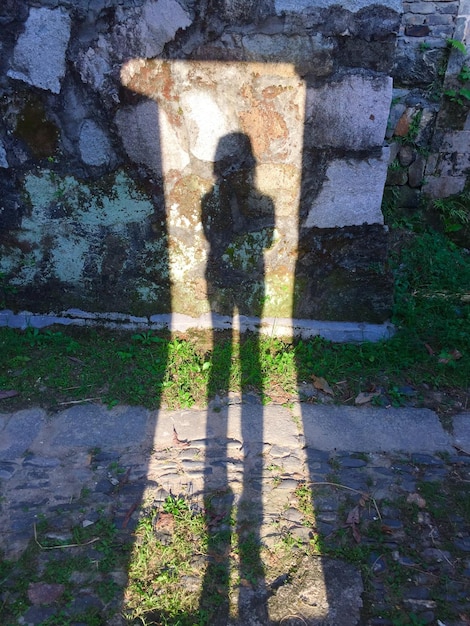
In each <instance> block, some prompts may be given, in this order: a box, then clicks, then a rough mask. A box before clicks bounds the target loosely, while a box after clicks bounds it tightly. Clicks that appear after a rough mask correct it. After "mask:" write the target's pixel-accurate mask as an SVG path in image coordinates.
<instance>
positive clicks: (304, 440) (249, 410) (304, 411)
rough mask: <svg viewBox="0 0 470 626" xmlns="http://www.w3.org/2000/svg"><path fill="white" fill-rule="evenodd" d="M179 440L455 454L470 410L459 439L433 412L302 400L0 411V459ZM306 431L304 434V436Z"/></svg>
mask: <svg viewBox="0 0 470 626" xmlns="http://www.w3.org/2000/svg"><path fill="white" fill-rule="evenodd" d="M175 432H176V435H177V437H178V438H179V439H180V440H187V441H201V442H203V441H205V442H206V443H207V442H208V441H210V440H212V439H214V438H215V439H217V438H220V437H226V438H228V439H231V440H234V441H239V442H243V441H249V442H250V443H254V444H256V443H269V444H271V445H280V446H287V447H294V448H299V447H302V446H304V445H306V446H308V447H310V448H314V449H316V450H325V451H332V450H349V451H355V452H397V451H402V452H422V453H434V452H437V451H447V452H453V447H452V446H453V444H454V443H455V445H458V446H459V447H461V448H463V449H465V450H470V413H462V414H460V415H457V416H456V417H455V418H454V436H452V435H450V434H449V433H448V432H446V431H445V430H444V428H443V427H442V425H441V423H440V422H439V419H438V417H437V415H436V414H435V413H434V412H433V411H430V410H429V409H415V408H400V409H394V408H390V409H381V408H373V407H368V408H355V407H347V406H335V405H314V404H305V403H296V404H294V405H293V408H287V407H283V406H279V405H269V406H265V407H263V406H261V405H256V404H243V405H242V404H235V405H231V406H224V407H221V408H217V409H216V410H200V409H199V410H198V409H189V410H178V411H169V410H160V411H148V410H146V409H144V408H142V407H125V406H118V407H114V408H112V409H108V408H106V407H104V406H102V405H96V404H83V405H77V406H74V407H71V408H67V409H65V410H63V411H60V412H58V413H55V414H53V415H47V414H46V412H45V411H44V410H42V409H39V408H33V409H26V410H22V411H17V412H16V413H13V414H1V415H0V460H3V461H8V460H12V459H14V458H15V457H17V456H19V455H21V454H22V453H24V452H25V451H26V450H33V451H35V452H37V453H41V454H46V453H48V454H51V453H52V451H53V450H54V449H58V448H67V447H84V448H92V447H100V446H110V447H114V448H125V447H128V446H140V445H147V446H150V445H153V447H155V448H165V447H168V446H171V445H173V443H174V437H175ZM302 435H303V436H302Z"/></svg>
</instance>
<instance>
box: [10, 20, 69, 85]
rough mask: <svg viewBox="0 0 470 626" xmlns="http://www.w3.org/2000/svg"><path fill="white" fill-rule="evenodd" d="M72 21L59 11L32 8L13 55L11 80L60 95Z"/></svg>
mask: <svg viewBox="0 0 470 626" xmlns="http://www.w3.org/2000/svg"><path fill="white" fill-rule="evenodd" d="M70 27H71V20H70V16H69V15H68V13H66V12H65V11H63V10H62V9H45V8H39V9H36V8H31V9H30V12H29V17H28V19H27V21H26V25H25V30H24V31H23V32H22V33H21V35H20V36H19V37H18V41H17V42H16V46H15V49H14V52H13V59H12V61H11V67H10V69H9V71H8V76H10V78H15V79H17V80H22V81H23V82H25V83H28V84H29V85H34V86H35V87H40V88H41V89H46V90H49V91H52V93H59V92H60V87H61V85H60V81H61V80H62V78H63V77H64V75H65V53H66V50H67V46H68V42H69V38H70Z"/></svg>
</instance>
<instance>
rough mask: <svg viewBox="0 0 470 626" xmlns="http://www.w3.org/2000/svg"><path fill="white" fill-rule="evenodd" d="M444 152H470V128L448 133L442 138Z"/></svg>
mask: <svg viewBox="0 0 470 626" xmlns="http://www.w3.org/2000/svg"><path fill="white" fill-rule="evenodd" d="M441 151H442V152H460V153H466V152H467V153H468V152H470V130H462V131H456V132H451V133H446V134H445V135H444V138H443V140H442V147H441Z"/></svg>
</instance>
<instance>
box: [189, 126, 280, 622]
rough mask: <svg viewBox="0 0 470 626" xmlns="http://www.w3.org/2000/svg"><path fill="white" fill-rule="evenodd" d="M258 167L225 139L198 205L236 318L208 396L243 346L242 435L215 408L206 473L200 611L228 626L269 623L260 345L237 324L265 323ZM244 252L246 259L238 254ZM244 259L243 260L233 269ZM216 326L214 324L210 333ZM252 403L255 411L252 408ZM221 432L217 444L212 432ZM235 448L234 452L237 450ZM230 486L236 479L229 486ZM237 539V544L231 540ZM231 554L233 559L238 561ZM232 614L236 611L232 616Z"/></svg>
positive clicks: (214, 290) (219, 296)
mask: <svg viewBox="0 0 470 626" xmlns="http://www.w3.org/2000/svg"><path fill="white" fill-rule="evenodd" d="M255 166H256V160H255V157H254V155H253V150H252V146H251V141H250V138H249V137H248V136H247V135H245V134H243V133H231V134H229V135H226V136H224V137H222V138H221V139H220V141H219V143H218V146H217V150H216V154H215V157H214V175H215V179H216V180H215V183H214V186H213V188H212V189H211V190H210V191H209V193H207V194H206V195H205V196H204V198H203V200H202V207H201V214H202V224H203V228H204V233H205V236H206V238H207V241H208V243H209V248H210V249H209V254H208V261H207V268H206V280H207V284H208V295H209V300H210V305H211V313H212V316H215V315H216V314H222V315H225V316H228V317H229V318H230V324H229V328H230V330H229V331H227V333H226V334H225V335H224V337H223V339H222V340H220V337H219V336H218V334H217V331H215V330H213V341H212V346H213V360H212V369H211V376H210V381H209V389H208V397H209V399H210V398H212V397H213V396H214V395H215V396H217V395H218V394H223V395H224V396H225V397H227V393H228V392H229V390H230V387H231V376H232V374H233V373H232V360H233V359H232V355H233V350H234V342H237V344H238V345H239V355H237V356H239V359H240V365H241V367H240V371H239V375H240V377H241V381H240V383H241V384H240V387H241V396H240V398H239V402H240V407H239V413H238V415H239V419H240V425H239V432H238V434H237V435H235V433H234V432H229V431H228V419H229V410H228V409H227V408H222V407H221V406H220V404H217V403H216V404H215V405H214V404H212V405H210V407H211V408H209V410H208V414H207V441H208V447H207V450H206V467H205V484H204V492H205V500H206V506H205V510H206V526H207V532H208V559H209V560H208V566H207V570H206V573H205V577H204V582H203V586H202V592H201V602H200V604H201V609H202V611H209V614H210V612H211V611H214V608H213V607H214V597H216V598H217V602H216V603H215V604H216V607H217V608H216V609H215V612H214V613H213V614H212V615H211V617H210V623H212V624H221V625H222V624H226V623H227V622H228V619H229V613H230V612H231V607H230V603H231V600H232V601H234V602H235V603H236V604H237V605H238V606H237V609H236V610H235V612H236V613H237V619H238V620H239V623H246V624H248V623H250V621H249V620H250V619H251V620H252V619H253V616H256V619H258V620H259V622H260V623H268V616H267V608H266V606H265V603H264V601H263V598H265V595H264V594H265V592H264V571H263V564H262V562H261V556H260V548H261V543H260V524H261V522H262V518H263V504H262V472H263V457H262V454H263V409H262V405H261V400H262V398H259V397H257V396H256V395H254V394H250V393H249V392H250V390H251V389H253V388H256V389H258V390H260V391H261V395H262V394H263V381H262V372H261V365H260V358H259V337H258V335H257V334H253V336H252V337H250V338H249V342H250V350H249V354H248V353H247V351H246V350H244V345H243V342H241V343H240V337H239V336H236V332H235V328H236V323H235V316H236V315H237V314H238V315H251V316H255V317H261V314H262V309H263V304H264V293H265V288H264V281H265V269H264V250H265V249H267V248H269V247H270V246H271V244H272V240H273V232H274V206H273V202H272V200H271V199H270V198H269V197H267V196H265V195H262V194H261V193H260V192H259V191H258V190H257V189H256V184H255V179H256V170H255ZM240 249H242V250H243V255H244V256H243V257H240V256H239V255H237V251H239V250H240ZM237 259H238V262H237ZM215 326H216V323H215V320H214V321H213V328H215ZM253 404H255V405H256V406H253ZM214 433H217V436H216V437H213V434H214ZM229 441H232V442H233V443H234V444H235V447H237V444H238V449H239V450H238V452H239V451H240V450H241V455H240V456H241V458H240V457H239V460H241V478H240V480H236V481H235V482H231V481H229V475H228V467H229V465H230V464H231V463H233V462H234V460H233V459H231V458H230V457H231V454H232V450H229V449H228V442H229ZM231 447H232V448H233V446H231ZM232 480H233V478H232ZM233 531H234V532H235V536H232V533H233ZM233 550H235V551H236V552H237V557H236V558H233ZM233 566H235V568H237V567H238V572H237V573H236V575H238V579H239V584H238V601H237V600H236V599H234V598H233V597H232V598H230V589H231V574H232V575H233V572H231V569H232V567H233ZM232 613H233V608H232Z"/></svg>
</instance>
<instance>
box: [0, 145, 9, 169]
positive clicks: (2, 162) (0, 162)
mask: <svg viewBox="0 0 470 626" xmlns="http://www.w3.org/2000/svg"><path fill="white" fill-rule="evenodd" d="M0 167H3V168H5V169H6V168H8V167H9V165H8V159H7V152H6V150H5V146H4V145H3V142H2V141H0Z"/></svg>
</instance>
